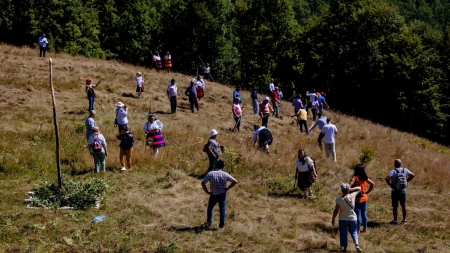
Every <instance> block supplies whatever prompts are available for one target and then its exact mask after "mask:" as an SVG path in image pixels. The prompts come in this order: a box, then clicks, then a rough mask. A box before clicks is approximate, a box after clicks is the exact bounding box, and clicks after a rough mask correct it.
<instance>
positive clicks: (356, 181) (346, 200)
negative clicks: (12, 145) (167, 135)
mask: <svg viewBox="0 0 450 253" xmlns="http://www.w3.org/2000/svg"><path fill="white" fill-rule="evenodd" d="M156 53H157V52H156ZM166 57H168V58H167V59H171V58H170V54H169V52H167V55H166ZM153 59H154V60H156V65H157V67H158V68H159V66H162V63H161V62H158V61H161V60H160V58H157V57H156V58H155V57H154V58H153ZM158 59H159V60H158ZM167 59H166V61H167ZM165 66H166V67H167V66H168V65H165ZM170 66H171V65H170ZM169 71H170V70H169ZM204 74H205V76H204V77H205V78H209V77H210V76H208V75H209V72H204ZM100 82H101V79H100V80H99V81H98V83H97V84H96V85H93V84H92V80H91V79H90V78H88V79H87V80H86V93H87V96H88V100H89V117H88V118H87V119H86V120H85V125H86V138H87V143H88V148H89V151H90V153H91V154H92V157H93V159H94V168H95V172H97V173H98V172H100V171H106V162H105V160H106V157H107V156H108V151H107V143H106V140H105V137H104V136H103V134H101V133H100V129H99V127H98V126H97V124H96V122H95V120H94V119H95V116H96V112H95V111H94V101H95V97H96V96H95V92H94V89H95V88H96V87H97V86H98V85H99V84H100ZM143 83H144V80H143V79H142V74H141V73H140V72H137V73H136V85H137V88H136V92H137V93H138V97H140V96H141V92H143V91H144V85H143ZM240 91H241V86H239V85H238V86H236V89H235V90H234V91H233V102H232V104H231V109H232V110H231V111H232V116H233V119H234V122H235V126H234V128H233V130H232V131H233V132H234V131H235V130H237V132H238V133H240V130H241V128H240V126H241V125H242V116H243V110H244V106H243V105H242V104H243V99H242V96H241V94H240ZM166 93H167V97H168V99H169V101H170V108H171V113H172V114H173V113H176V109H177V95H178V89H177V86H176V80H175V79H171V81H170V84H169V85H168V86H167V89H166ZM184 94H185V95H186V96H188V100H189V108H190V110H191V111H192V113H194V112H195V110H194V109H196V111H197V112H199V105H198V100H200V99H201V98H202V97H203V96H204V95H205V94H206V85H205V82H204V80H203V77H202V76H201V75H198V76H197V77H196V78H193V79H192V80H191V81H190V82H189V85H188V87H187V88H186V90H185V92H184ZM269 94H270V98H269V97H268V96H266V97H264V99H262V101H261V102H259V101H258V88H257V87H255V88H254V89H253V90H252V92H251V95H250V98H251V101H252V107H253V114H255V115H258V116H259V117H258V121H259V120H261V125H259V124H255V125H254V126H253V136H252V141H253V144H254V145H256V143H257V142H258V147H259V148H260V149H263V150H264V151H265V152H266V153H267V154H269V153H270V149H269V146H270V145H271V144H272V142H273V136H272V132H271V131H270V130H269V128H268V124H269V117H270V114H271V113H272V116H273V117H276V118H281V117H282V115H280V110H279V108H280V106H281V105H282V103H281V98H282V96H283V94H282V92H281V90H280V88H279V87H278V86H275V85H274V80H273V79H272V80H271V82H270V83H269ZM306 96H307V97H309V102H308V103H307V104H306V105H304V104H303V102H302V100H301V98H302V96H301V95H300V94H297V95H296V96H295V99H294V100H293V101H292V106H293V107H294V114H293V115H292V116H291V117H297V121H296V122H297V125H298V126H299V130H300V133H301V134H303V131H305V134H306V135H307V136H309V135H310V133H311V132H312V131H313V130H314V129H315V128H316V127H317V126H318V127H319V130H320V133H319V135H318V139H317V142H318V145H319V148H320V149H322V141H323V142H324V143H325V145H324V147H325V154H326V157H330V155H331V157H332V159H333V161H334V162H336V161H337V158H336V147H335V136H336V135H337V133H338V130H337V127H336V125H334V124H332V119H331V118H327V117H326V116H325V110H326V109H330V107H329V106H328V104H327V103H326V100H325V93H323V92H315V91H313V92H310V91H307V92H306ZM270 102H272V104H271V103H270ZM309 109H311V113H312V120H313V121H314V124H313V125H312V126H311V127H308V112H309ZM127 116H128V107H127V106H125V105H124V104H123V103H122V102H117V103H116V110H115V119H114V122H115V126H117V127H118V133H117V136H116V137H117V139H118V140H119V141H120V144H119V148H120V152H119V160H120V163H121V166H122V168H121V171H125V170H129V169H131V168H132V154H133V150H134V142H135V136H134V134H133V133H132V132H131V131H130V128H129V126H128V119H127ZM162 129H163V124H162V122H161V121H159V120H158V119H156V116H155V115H154V114H151V115H149V116H148V119H147V121H146V122H145V123H144V125H143V127H142V131H143V132H144V134H145V136H146V141H145V143H146V145H148V146H150V147H151V148H152V149H153V155H154V156H155V157H156V156H157V155H158V154H159V148H161V147H164V146H165V144H166V143H165V139H164V136H163V133H162ZM218 135H219V132H218V131H217V130H216V129H212V130H211V131H210V133H209V138H208V141H207V143H206V144H205V145H204V147H203V152H205V153H206V155H207V157H208V161H209V162H208V169H207V170H206V173H205V176H204V178H203V180H202V181H201V186H202V188H203V190H204V191H205V192H206V193H207V194H208V195H210V197H209V200H208V205H207V221H206V225H207V226H208V227H209V226H211V224H212V214H213V208H214V206H215V205H216V204H217V203H218V204H219V210H220V222H219V228H220V229H223V228H224V227H225V218H226V199H227V196H226V193H227V191H228V190H229V189H231V188H233V187H234V186H235V185H236V184H237V180H236V179H235V178H234V177H232V176H231V175H230V174H228V173H226V172H225V171H224V168H225V162H224V161H223V160H222V159H220V156H221V155H222V153H223V151H224V147H223V146H221V145H220V144H219V142H218V139H217V137H218ZM294 164H295V173H294V180H295V185H296V186H297V187H298V188H299V189H300V190H301V191H302V195H301V196H302V198H305V199H308V198H310V197H311V196H312V195H313V192H312V186H313V184H314V182H316V181H317V179H318V171H317V167H316V163H315V159H312V158H311V157H310V156H308V154H307V152H306V150H304V149H299V150H298V154H297V158H296V159H295V162H294ZM401 165H402V162H401V160H400V159H396V160H395V162H394V166H395V168H394V169H393V170H392V171H390V173H389V175H388V176H387V177H386V179H385V181H386V183H387V184H388V185H389V186H390V187H391V189H392V193H391V202H392V207H393V218H394V219H393V220H392V222H391V224H393V225H397V224H399V223H398V222H397V216H398V215H397V209H398V203H399V202H400V206H401V208H402V215H403V216H402V220H401V222H400V224H405V223H406V186H407V182H409V181H410V180H412V179H413V178H414V174H413V173H412V172H411V171H409V170H408V169H406V168H403V167H401ZM227 182H231V183H230V184H229V185H228V186H227V184H228V183H227ZM208 183H209V187H210V190H208V188H207V184H208ZM374 186H375V183H374V182H373V181H372V180H371V179H370V178H369V177H368V175H367V174H366V172H365V168H364V166H363V165H362V164H358V165H356V166H355V167H354V175H353V176H352V178H351V179H350V180H349V183H342V185H341V193H342V194H341V195H340V196H339V197H337V198H336V200H335V208H334V212H333V216H332V224H333V225H335V220H336V217H337V216H338V215H339V223H338V225H339V235H340V246H341V247H342V248H341V250H342V252H346V250H347V247H348V238H347V231H348V232H349V233H350V235H351V238H352V239H353V242H354V244H355V249H356V250H357V251H359V252H360V251H361V250H362V249H361V246H360V245H359V241H358V234H359V233H365V232H367V230H368V217H367V203H368V194H369V193H371V192H372V191H373V189H374ZM361 226H362V229H361Z"/></svg>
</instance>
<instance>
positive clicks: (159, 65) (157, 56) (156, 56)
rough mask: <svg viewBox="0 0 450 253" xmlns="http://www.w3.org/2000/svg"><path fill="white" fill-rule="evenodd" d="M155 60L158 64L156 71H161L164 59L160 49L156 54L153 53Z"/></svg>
mask: <svg viewBox="0 0 450 253" xmlns="http://www.w3.org/2000/svg"><path fill="white" fill-rule="evenodd" d="M153 61H154V62H155V64H156V72H158V73H159V71H160V70H162V61H161V56H159V52H158V51H156V52H155V54H154V55H153Z"/></svg>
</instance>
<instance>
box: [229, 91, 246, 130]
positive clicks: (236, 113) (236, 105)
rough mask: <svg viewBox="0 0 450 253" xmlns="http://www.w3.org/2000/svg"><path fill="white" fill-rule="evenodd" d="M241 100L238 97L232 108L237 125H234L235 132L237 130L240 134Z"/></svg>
mask: <svg viewBox="0 0 450 253" xmlns="http://www.w3.org/2000/svg"><path fill="white" fill-rule="evenodd" d="M240 101H241V100H240V99H239V98H238V97H236V98H234V100H233V105H232V106H231V111H232V112H233V118H234V121H236V124H235V125H234V128H233V132H234V130H235V129H237V131H238V133H240V127H241V120H242V109H243V108H244V107H242V108H241V105H240V104H239V102H240Z"/></svg>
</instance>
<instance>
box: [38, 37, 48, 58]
mask: <svg viewBox="0 0 450 253" xmlns="http://www.w3.org/2000/svg"><path fill="white" fill-rule="evenodd" d="M38 43H39V57H42V56H44V57H45V51H47V47H48V40H47V38H46V37H45V34H42V36H41V37H39V39H38Z"/></svg>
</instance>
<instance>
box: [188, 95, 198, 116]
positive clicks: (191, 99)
mask: <svg viewBox="0 0 450 253" xmlns="http://www.w3.org/2000/svg"><path fill="white" fill-rule="evenodd" d="M189 104H190V108H191V111H192V112H194V106H195V108H196V109H197V111H198V101H197V98H195V97H189Z"/></svg>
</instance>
